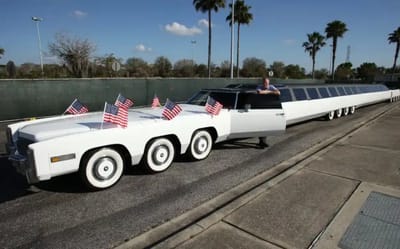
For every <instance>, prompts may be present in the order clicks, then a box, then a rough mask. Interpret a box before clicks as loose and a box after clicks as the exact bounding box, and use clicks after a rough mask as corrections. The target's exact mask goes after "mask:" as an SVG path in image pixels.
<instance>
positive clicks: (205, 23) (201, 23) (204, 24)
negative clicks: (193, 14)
mask: <svg viewBox="0 0 400 249" xmlns="http://www.w3.org/2000/svg"><path fill="white" fill-rule="evenodd" d="M197 24H198V25H199V26H200V27H205V28H208V21H207V20H206V19H200V20H199V21H198V22H197ZM211 26H212V27H214V25H211Z"/></svg>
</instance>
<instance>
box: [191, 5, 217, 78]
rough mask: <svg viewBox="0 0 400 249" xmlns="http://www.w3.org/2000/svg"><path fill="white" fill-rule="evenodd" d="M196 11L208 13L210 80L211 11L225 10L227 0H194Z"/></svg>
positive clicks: (209, 70)
mask: <svg viewBox="0 0 400 249" xmlns="http://www.w3.org/2000/svg"><path fill="white" fill-rule="evenodd" d="M193 5H194V7H195V9H196V11H201V12H202V13H208V64H207V66H208V78H210V77H211V26H212V25H211V24H212V22H211V11H215V12H218V9H219V8H225V0H193Z"/></svg>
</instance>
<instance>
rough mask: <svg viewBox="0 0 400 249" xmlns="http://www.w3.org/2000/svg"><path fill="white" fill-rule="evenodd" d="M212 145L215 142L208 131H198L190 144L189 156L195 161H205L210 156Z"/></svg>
mask: <svg viewBox="0 0 400 249" xmlns="http://www.w3.org/2000/svg"><path fill="white" fill-rule="evenodd" d="M212 145H213V140H212V137H211V135H210V133H209V132H208V131H206V130H200V131H197V132H196V133H194V135H193V138H192V141H191V142H190V148H189V156H190V157H191V158H192V159H195V160H203V159H205V158H207V157H208V155H209V154H210V152H211V148H212Z"/></svg>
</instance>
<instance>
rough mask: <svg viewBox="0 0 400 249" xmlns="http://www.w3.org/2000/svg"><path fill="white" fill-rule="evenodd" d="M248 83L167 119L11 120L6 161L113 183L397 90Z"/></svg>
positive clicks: (30, 175) (31, 178)
mask: <svg viewBox="0 0 400 249" xmlns="http://www.w3.org/2000/svg"><path fill="white" fill-rule="evenodd" d="M249 86H250V85H230V86H228V87H226V88H223V89H205V90H202V91H200V92H199V93H197V94H196V95H194V96H193V97H192V98H191V99H190V100H189V101H188V102H187V103H185V104H181V105H180V106H181V108H182V112H181V113H180V114H179V115H178V116H176V117H175V118H174V119H172V120H166V119H164V118H162V111H163V108H161V107H160V108H155V109H152V108H150V107H146V108H133V109H129V112H128V115H129V117H128V127H127V128H119V127H118V126H117V125H114V124H111V123H103V122H102V120H103V113H102V112H96V113H86V114H80V115H73V116H72V115H65V116H59V117H52V118H43V119H38V120H33V121H25V122H19V123H15V124H11V125H9V126H8V129H7V140H8V142H7V147H8V150H9V154H10V156H9V159H10V160H11V161H12V162H13V165H15V167H16V168H17V171H18V172H20V173H22V174H24V175H25V176H26V178H27V180H28V182H29V183H35V182H39V181H43V180H49V179H51V178H52V177H55V176H58V175H64V174H68V173H73V172H79V174H80V176H81V177H82V179H83V181H84V183H85V184H86V185H87V186H88V187H89V188H92V189H105V188H108V187H111V186H113V185H114V184H116V183H117V182H118V180H119V179H120V178H121V176H122V174H123V169H124V167H125V166H129V165H137V164H140V165H142V166H144V167H146V168H147V169H148V170H150V171H151V172H162V171H164V170H166V169H167V168H168V167H169V166H170V165H171V164H172V162H173V160H174V158H175V155H177V154H187V155H188V156H190V157H191V158H193V159H194V160H202V159H205V158H206V157H207V156H208V155H209V153H210V151H211V149H212V145H213V144H214V143H218V142H221V141H225V140H228V139H233V138H246V137H259V136H269V135H277V134H281V133H283V132H284V131H285V129H286V125H288V124H293V123H295V122H300V121H303V120H307V119H312V118H314V117H318V116H323V115H327V117H328V118H329V119H332V118H334V117H335V116H337V117H339V116H341V115H347V114H348V113H353V112H354V110H355V108H357V107H360V106H363V105H367V104H372V103H376V102H380V101H388V100H398V99H399V96H400V91H399V90H389V89H387V88H386V87H385V86H384V85H347V86H346V85H344V86H336V85H319V86H285V87H280V91H281V96H280V97H279V96H277V95H268V94H257V92H256V91H255V90H254V87H253V88H252V89H250V88H251V87H249ZM208 96H211V97H212V98H214V99H215V100H217V101H219V102H220V103H221V104H222V105H223V106H224V107H223V109H222V110H221V111H220V113H219V115H216V116H213V115H211V114H209V113H208V112H207V111H206V110H205V103H206V101H207V98H208Z"/></svg>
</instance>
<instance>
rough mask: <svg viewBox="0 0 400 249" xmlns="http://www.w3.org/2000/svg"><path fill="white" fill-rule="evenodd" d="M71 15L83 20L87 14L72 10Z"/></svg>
mask: <svg viewBox="0 0 400 249" xmlns="http://www.w3.org/2000/svg"><path fill="white" fill-rule="evenodd" d="M73 15H74V16H75V17H76V18H84V17H86V16H87V15H88V13H87V12H83V11H82V10H74V12H73Z"/></svg>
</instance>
